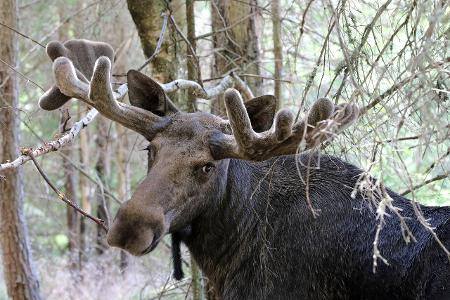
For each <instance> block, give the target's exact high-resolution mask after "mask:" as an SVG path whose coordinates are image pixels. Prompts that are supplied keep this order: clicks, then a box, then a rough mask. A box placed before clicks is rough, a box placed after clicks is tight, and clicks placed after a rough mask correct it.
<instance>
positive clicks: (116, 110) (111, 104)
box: [53, 56, 168, 139]
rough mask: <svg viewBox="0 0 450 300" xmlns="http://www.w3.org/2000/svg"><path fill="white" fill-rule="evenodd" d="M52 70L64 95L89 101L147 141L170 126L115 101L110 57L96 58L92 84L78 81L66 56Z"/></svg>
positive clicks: (59, 59) (135, 108) (104, 113)
mask: <svg viewBox="0 0 450 300" xmlns="http://www.w3.org/2000/svg"><path fill="white" fill-rule="evenodd" d="M53 70H54V74H55V80H56V85H57V87H58V88H59V89H60V90H61V92H62V93H63V94H65V95H67V96H70V97H73V98H77V99H79V100H81V101H83V102H86V103H87V104H89V105H91V106H93V107H94V108H96V109H97V110H98V111H99V112H100V113H101V114H102V115H104V116H105V117H107V118H108V119H111V120H113V121H116V122H118V123H120V124H122V125H123V126H125V127H127V128H129V129H132V130H134V131H136V132H138V133H140V134H142V135H143V136H144V137H146V138H147V139H151V138H152V137H153V135H154V134H155V133H156V132H157V131H158V130H160V129H161V128H162V127H165V126H166V125H167V122H168V120H166V119H164V118H162V117H159V116H157V115H155V114H153V113H151V112H148V111H145V110H143V109H141V108H138V107H133V106H130V105H126V104H124V103H119V102H117V101H116V99H115V97H114V92H113V90H112V87H111V81H110V72H111V61H110V60H109V58H108V57H105V56H102V57H99V58H98V59H97V61H96V62H95V66H94V72H93V75H92V79H91V83H90V84H89V85H88V84H86V83H85V82H83V81H81V80H80V79H78V77H77V75H76V71H75V67H74V66H73V63H72V61H70V59H68V58H66V57H59V58H57V59H56V60H55V61H54V63H53Z"/></svg>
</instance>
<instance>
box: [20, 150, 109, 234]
mask: <svg viewBox="0 0 450 300" xmlns="http://www.w3.org/2000/svg"><path fill="white" fill-rule="evenodd" d="M22 153H23V155H27V156H28V157H29V158H30V159H31V160H32V161H33V163H34V165H35V166H36V169H37V170H38V171H39V173H40V174H41V176H42V178H44V180H45V182H47V184H48V185H49V186H50V187H51V189H52V190H53V191H55V193H56V194H57V195H58V198H59V199H61V200H62V201H64V203H66V204H67V205H69V206H70V207H72V208H73V209H75V210H76V211H77V212H79V213H80V214H82V215H83V216H84V217H86V218H88V219H91V220H92V221H94V222H95V223H96V224H97V225H98V226H100V227H101V228H103V229H104V230H105V231H106V232H108V227H106V225H105V221H103V220H102V219H98V218H96V217H94V216H91V215H90V214H89V213H87V212H85V211H84V210H83V209H81V208H80V207H79V206H78V205H77V204H75V203H74V202H73V201H71V200H70V199H68V198H67V197H66V195H64V194H63V193H62V192H61V191H60V190H58V188H57V187H56V186H55V185H54V184H53V183H52V182H51V181H50V179H49V178H48V176H47V175H46V174H45V172H44V170H42V168H41V166H40V165H39V163H38V162H37V160H36V158H35V157H34V155H33V151H32V150H31V149H28V148H25V149H23V150H22Z"/></svg>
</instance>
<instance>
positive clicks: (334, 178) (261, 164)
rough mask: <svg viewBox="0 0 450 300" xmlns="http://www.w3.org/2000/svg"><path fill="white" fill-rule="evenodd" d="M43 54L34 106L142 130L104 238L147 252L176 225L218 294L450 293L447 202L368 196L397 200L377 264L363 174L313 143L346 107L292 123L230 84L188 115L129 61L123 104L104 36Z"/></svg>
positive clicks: (267, 102)
mask: <svg viewBox="0 0 450 300" xmlns="http://www.w3.org/2000/svg"><path fill="white" fill-rule="evenodd" d="M47 52H48V54H49V56H50V57H51V58H52V60H53V73H54V77H55V81H56V85H55V86H54V87H53V88H51V89H50V90H49V91H48V92H47V93H45V94H44V95H43V96H42V97H41V99H40V103H39V104H40V106H41V107H42V108H44V109H47V110H52V109H56V108H58V107H60V106H61V105H63V104H64V103H65V102H67V101H68V100H69V99H70V98H76V99H79V100H81V101H83V102H85V103H87V104H89V105H90V106H92V107H94V108H96V109H97V110H98V111H99V112H100V113H101V114H102V115H103V116H105V117H106V118H109V119H111V120H113V121H116V122H118V123H120V124H122V125H123V126H125V127H127V128H129V129H132V130H134V131H136V132H138V133H139V134H141V135H142V136H144V137H145V138H146V139H147V140H148V141H149V146H148V151H149V170H148V174H147V177H146V178H145V179H144V180H143V181H142V183H140V185H139V186H138V187H137V188H136V190H135V191H134V194H133V195H132V197H131V199H129V200H128V201H126V202H124V203H123V204H122V205H121V207H120V209H119V210H118V212H117V215H116V217H115V219H114V221H113V223H112V224H111V226H110V229H109V232H108V234H107V242H108V243H109V245H111V246H114V247H119V248H122V249H124V250H126V251H128V252H129V253H131V254H133V255H135V256H142V255H145V254H147V253H150V252H151V251H152V250H153V249H155V247H157V245H158V243H159V242H160V241H161V239H162V238H163V237H164V236H165V235H167V234H178V236H179V237H180V239H181V241H182V242H183V243H184V244H186V246H187V247H188V249H189V251H190V253H191V254H192V256H193V257H194V258H195V260H196V262H197V263H198V264H199V266H200V268H201V269H202V271H203V272H204V274H205V275H206V276H207V278H208V279H209V280H210V281H211V283H212V285H213V287H214V290H215V292H216V294H217V297H218V298H220V299H450V262H449V257H448V256H447V254H446V252H445V251H444V250H443V247H446V248H447V249H449V248H450V221H449V219H450V207H427V206H423V205H419V204H415V205H416V206H414V205H413V203H412V201H410V200H408V199H406V198H404V197H402V196H400V195H398V194H397V193H395V192H393V191H391V190H389V189H387V188H383V189H382V190H383V191H384V192H383V193H378V194H377V193H375V194H376V195H375V200H377V201H381V200H383V199H385V198H389V199H390V200H391V201H392V206H390V207H388V208H386V212H385V214H386V215H385V218H384V221H383V227H382V229H381V230H380V231H379V236H378V243H377V247H378V250H379V252H380V253H381V255H382V256H383V257H384V258H385V259H386V261H387V262H386V263H380V264H379V265H378V266H377V269H376V272H373V268H372V267H373V260H374V257H373V256H374V245H373V243H374V238H375V235H376V233H377V228H378V225H379V220H377V213H376V205H374V203H373V202H372V201H369V200H368V199H367V197H366V196H367V195H365V193H364V191H363V190H361V189H355V187H356V186H358V180H359V179H360V178H361V175H362V174H363V173H364V172H363V171H362V170H361V169H359V168H358V167H356V166H354V165H351V164H349V163H346V162H344V161H342V160H340V159H339V158H336V157H333V156H329V155H325V154H322V155H319V154H318V152H317V151H314V149H317V148H319V147H320V145H321V144H322V143H323V142H324V141H326V140H329V138H330V137H331V135H333V134H337V133H339V132H341V131H342V130H344V129H345V128H347V127H348V126H350V125H351V124H352V123H353V122H354V121H355V120H356V119H357V116H358V108H357V107H356V106H355V105H352V104H347V105H340V106H335V105H334V104H333V103H332V102H330V101H329V100H327V99H319V100H318V101H316V103H315V104H314V105H313V106H312V107H311V109H310V110H309V112H308V114H307V116H306V117H305V118H304V119H301V120H298V121H296V120H295V118H294V116H293V115H292V113H291V112H290V111H289V110H287V109H284V110H281V111H279V112H277V113H275V107H276V105H275V103H276V99H275V98H274V97H273V96H269V95H266V96H261V97H257V98H254V99H251V100H250V101H246V102H244V101H243V99H242V97H241V95H240V93H239V92H238V91H237V90H234V89H228V90H227V91H226V92H225V95H224V99H225V106H226V112H227V119H226V118H222V117H219V116H216V115H213V114H210V113H207V112H194V113H184V112H181V111H179V110H178V109H177V107H176V106H175V105H174V103H172V102H171V101H170V99H169V98H168V96H167V95H166V94H165V92H164V90H163V89H162V88H161V85H160V84H159V83H157V82H156V81H154V80H152V79H151V78H150V77H148V76H146V75H144V74H142V73H141V72H138V71H134V70H130V71H129V72H128V74H127V83H128V95H129V101H130V104H131V105H128V104H125V103H122V102H118V101H117V100H116V98H115V94H114V91H113V89H112V87H111V67H112V65H111V64H112V60H113V51H112V48H111V47H110V46H109V45H107V44H103V43H97V42H90V41H86V40H76V41H69V42H66V43H65V44H60V43H58V42H52V43H50V44H49V45H48V47H47ZM94 64H95V65H94ZM330 123H332V124H334V130H331V129H330V130H324V126H328V125H329V124H330ZM327 128H328V127H327ZM369 180H371V181H372V182H373V183H374V184H375V179H369ZM377 195H378V196H377ZM393 207H395V210H396V212H394V211H393V210H394V209H393ZM417 211H420V212H421V214H422V215H423V217H424V218H425V219H426V220H427V221H428V222H429V225H430V226H431V227H432V228H433V229H434V231H430V230H429V228H426V226H423V224H422V223H421V222H420V221H419V220H418V218H417V216H416V214H417ZM399 216H401V218H400V217H399ZM405 226H406V227H407V229H408V232H409V234H410V235H411V236H412V237H413V240H414V241H411V242H410V243H407V242H406V240H405V236H404V235H405V233H404V230H402V228H405ZM437 239H439V241H440V242H441V243H438V242H437Z"/></svg>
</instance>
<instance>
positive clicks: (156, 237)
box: [140, 235, 162, 256]
mask: <svg viewBox="0 0 450 300" xmlns="http://www.w3.org/2000/svg"><path fill="white" fill-rule="evenodd" d="M161 238H162V236H161V235H159V236H155V238H154V239H153V241H152V243H151V244H150V245H149V246H148V247H147V248H145V249H144V251H142V252H141V254H140V256H142V255H146V254H148V253H150V252H152V251H153V250H154V249H155V248H156V246H158V244H159V242H160V241H161Z"/></svg>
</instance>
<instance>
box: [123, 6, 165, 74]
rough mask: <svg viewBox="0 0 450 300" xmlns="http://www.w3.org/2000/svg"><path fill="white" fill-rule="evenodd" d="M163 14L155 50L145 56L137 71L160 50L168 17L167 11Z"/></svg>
mask: <svg viewBox="0 0 450 300" xmlns="http://www.w3.org/2000/svg"><path fill="white" fill-rule="evenodd" d="M163 16H164V19H163V24H162V28H161V32H160V33H159V38H158V43H157V44H156V48H155V52H153V54H152V55H151V56H150V57H149V58H147V60H146V61H145V62H144V63H143V64H142V66H140V67H139V68H138V69H137V70H138V71H141V70H142V69H143V68H145V66H147V65H148V64H149V63H150V62H151V61H152V60H153V59H154V58H155V57H156V56H157V55H158V54H159V52H160V51H161V46H162V43H163V41H164V34H165V33H166V29H167V18H168V17H169V15H168V14H167V13H165V14H163ZM117 76H119V75H117Z"/></svg>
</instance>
